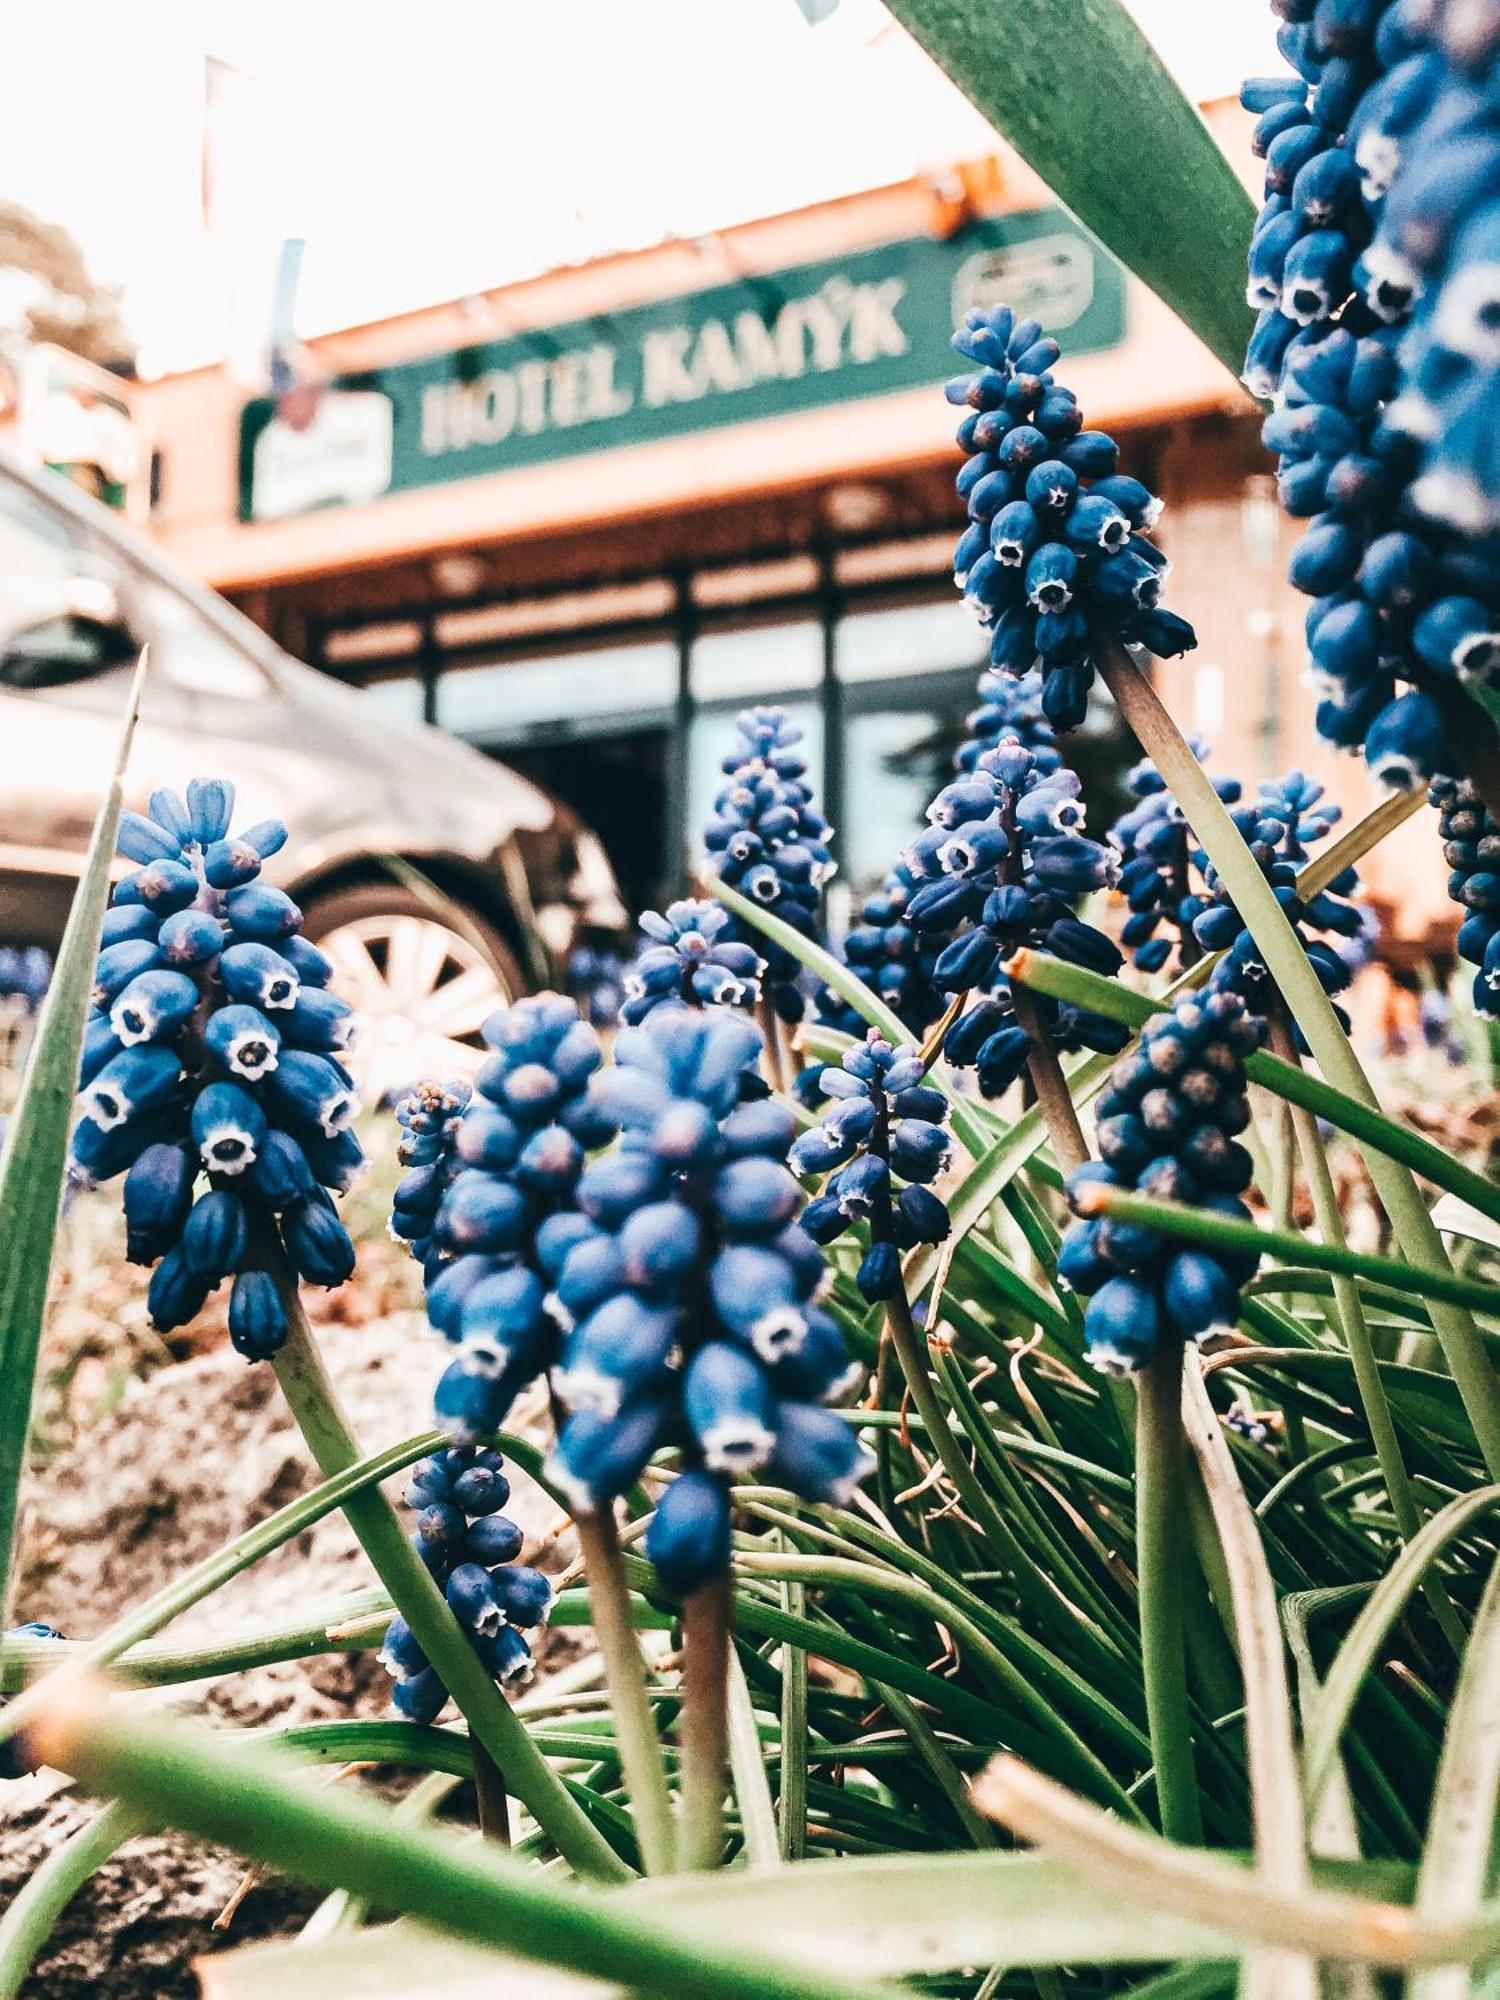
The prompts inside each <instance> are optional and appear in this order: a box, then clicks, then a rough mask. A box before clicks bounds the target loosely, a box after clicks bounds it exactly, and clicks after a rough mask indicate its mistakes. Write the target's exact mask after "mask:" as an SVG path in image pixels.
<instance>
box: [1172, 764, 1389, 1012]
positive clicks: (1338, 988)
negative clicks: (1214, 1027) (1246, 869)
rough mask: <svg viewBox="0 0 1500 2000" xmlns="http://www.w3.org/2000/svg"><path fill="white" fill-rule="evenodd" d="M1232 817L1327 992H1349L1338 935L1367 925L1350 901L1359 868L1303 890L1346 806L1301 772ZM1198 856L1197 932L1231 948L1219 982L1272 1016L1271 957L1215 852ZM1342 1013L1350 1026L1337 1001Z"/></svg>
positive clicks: (1217, 972)
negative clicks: (1304, 875) (1317, 851)
mask: <svg viewBox="0 0 1500 2000" xmlns="http://www.w3.org/2000/svg"><path fill="white" fill-rule="evenodd" d="M1230 817H1231V819H1233V821H1234V823H1235V825H1236V827H1237V828H1238V829H1239V831H1240V833H1241V835H1242V836H1243V838H1244V840H1245V843H1246V845H1247V846H1248V847H1249V849H1250V853H1251V855H1252V857H1253V858H1254V860H1255V861H1256V863H1257V864H1258V866H1259V867H1260V870H1261V872H1262V873H1263V874H1264V876H1265V878H1266V880H1267V881H1268V882H1269V883H1270V885H1271V887H1272V889H1273V890H1274V891H1275V894H1276V900H1277V902H1278V903H1280V904H1281V906H1282V908H1283V910H1285V912H1286V915H1287V919H1288V921H1289V922H1290V923H1291V926H1292V928H1293V930H1294V931H1295V932H1296V935H1297V940H1298V943H1299V944H1300V945H1301V946H1302V949H1303V951H1304V952H1306V954H1307V957H1308V959H1309V960H1310V962H1311V964H1312V967H1313V970H1314V971H1315V972H1316V973H1317V975H1318V981H1319V984H1320V985H1321V986H1322V988H1323V990H1324V992H1325V993H1328V994H1330V995H1331V994H1334V993H1339V992H1342V991H1343V989H1344V988H1345V987H1346V986H1348V984H1349V981H1350V978H1351V976H1352V973H1351V968H1350V963H1349V960H1348V957H1347V956H1346V955H1345V953H1344V952H1343V951H1341V950H1339V949H1338V948H1337V947H1336V944H1335V943H1332V942H1330V939H1334V940H1347V939H1352V938H1357V937H1359V935H1360V933H1361V931H1362V929H1363V927H1364V921H1365V913H1364V911H1363V910H1362V909H1361V908H1360V906H1359V905H1358V904H1356V903H1353V902H1351V901H1350V898H1351V896H1353V895H1354V893H1355V891H1356V890H1357V889H1358V887H1359V876H1358V874H1357V872H1356V871H1355V869H1354V868H1352V867H1350V868H1345V869H1342V870H1341V871H1340V872H1339V873H1338V874H1337V875H1336V876H1335V877H1334V879H1333V880H1332V881H1331V882H1330V883H1329V884H1328V886H1327V888H1326V889H1323V890H1320V891H1319V893H1318V894H1317V895H1316V896H1313V897H1311V898H1310V899H1308V900H1306V901H1304V899H1303V898H1302V896H1301V895H1299V893H1298V890H1297V877H1298V874H1299V873H1300V871H1301V870H1302V869H1303V868H1304V867H1305V866H1306V864H1307V862H1308V861H1309V859H1310V858H1311V854H1312V850H1313V849H1314V848H1315V847H1316V846H1317V845H1318V844H1319V843H1320V842H1321V841H1323V840H1325V839H1326V838H1327V837H1328V835H1329V833H1331V832H1332V830H1333V828H1334V827H1335V826H1336V825H1337V824H1338V821H1339V819H1340V817H1341V810H1340V808H1339V807H1338V806H1336V805H1334V804H1333V803H1332V802H1331V801H1325V800H1324V797H1323V787H1322V786H1321V785H1319V784H1317V783H1315V782H1314V780H1313V779H1311V778H1308V777H1305V776H1304V775H1303V773H1302V772H1300V771H1293V772H1291V773H1289V774H1288V776H1286V777H1285V778H1279V779H1275V780H1271V781H1267V782H1266V783H1264V784H1262V785H1261V786H1260V788H1259V796H1258V797H1257V799H1256V800H1255V802H1254V803H1253V804H1246V805H1241V806H1235V807H1234V808H1233V809H1232V811H1231V813H1230ZM1194 860H1195V864H1196V866H1197V868H1198V871H1199V873H1200V874H1201V876H1202V881H1203V901H1204V907H1203V909H1202V910H1201V911H1200V912H1199V914H1198V915H1197V916H1196V917H1195V918H1194V920H1193V932H1194V935H1195V936H1196V937H1197V939H1198V942H1199V943H1200V944H1201V945H1202V946H1203V948H1204V950H1205V951H1221V952H1223V953H1224V957H1223V959H1222V960H1221V961H1220V963H1219V964H1218V965H1216V966H1215V967H1214V970H1213V974H1212V981H1211V983H1212V984H1213V985H1214V986H1215V987H1220V988H1223V989H1225V990H1228V991H1232V992H1237V993H1241V994H1243V996H1244V997H1245V999H1246V1000H1247V1002H1248V1003H1249V1004H1250V1005H1251V1007H1252V1008H1253V1009H1254V1011H1255V1012H1256V1013H1258V1014H1264V1013H1266V1012H1267V1011H1268V1008H1269V1005H1270V1002H1271V998H1272V996H1273V994H1274V988H1273V987H1272V986H1271V985H1270V979H1269V974H1268V972H1267V970H1266V965H1265V961H1264V960H1263V959H1262V958H1261V955H1260V950H1259V948H1258V946H1257V945H1256V943H1255V940H1254V938H1253V937H1252V936H1251V934H1250V931H1249V928H1248V926H1247V925H1246V924H1245V922H1244V919H1243V918H1242V917H1241V915H1240V913H1239V911H1238V909H1237V908H1236V907H1235V904H1234V901H1233V899H1232V897H1231V896H1230V894H1229V892H1228V890H1227V889H1226V888H1225V886H1224V884H1223V882H1222V881H1221V880H1220V878H1219V875H1218V873H1217V871H1216V870H1215V869H1214V868H1213V867H1212V866H1211V865H1210V863H1209V860H1208V857H1207V856H1206V855H1205V854H1203V853H1201V852H1199V853H1197V854H1196V855H1195V857H1194ZM1335 1012H1337V1013H1338V1015H1339V1019H1340V1021H1341V1023H1342V1024H1343V1026H1344V1027H1345V1028H1346V1029H1347V1027H1348V1019H1347V1016H1345V1015H1344V1013H1343V1010H1342V1009H1341V1008H1337V1007H1336V1008H1335Z"/></svg>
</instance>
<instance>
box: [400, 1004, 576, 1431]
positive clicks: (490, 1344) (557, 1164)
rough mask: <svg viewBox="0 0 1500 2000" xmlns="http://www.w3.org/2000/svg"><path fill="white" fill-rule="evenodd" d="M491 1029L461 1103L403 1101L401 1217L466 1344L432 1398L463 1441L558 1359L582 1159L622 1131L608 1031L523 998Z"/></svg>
mask: <svg viewBox="0 0 1500 2000" xmlns="http://www.w3.org/2000/svg"><path fill="white" fill-rule="evenodd" d="M483 1034H484V1038H485V1040H486V1042H487V1043H488V1044H489V1046H490V1049H491V1051H492V1053H491V1055H490V1057H489V1059H488V1060H487V1061H486V1062H485V1063H484V1064H482V1065H481V1067H480V1069H479V1072H478V1074H477V1076H476V1077H475V1079H474V1088H473V1094H472V1095H471V1096H470V1097H469V1099H468V1101H467V1102H466V1103H465V1104H463V1106H462V1107H461V1108H460V1109H457V1110H454V1109H450V1108H449V1106H450V1103H451V1101H452V1095H450V1094H449V1093H446V1092H444V1091H443V1089H442V1087H441V1086H438V1085H424V1086H423V1087H422V1088H421V1090H419V1091H418V1092H417V1093H415V1095H414V1097H413V1098H408V1099H407V1100H406V1103H405V1105H404V1106H403V1110H405V1111H406V1113H407V1117H406V1137H405V1138H404V1139H403V1142H402V1154H403V1158H404V1159H405V1160H408V1161H409V1162H410V1164H411V1172H410V1173H409V1174H408V1175H407V1177H406V1179H405V1180H404V1181H402V1183H401V1185H400V1186H399V1187H398V1188H397V1190H396V1202H395V1209H394V1212H393V1215H392V1229H393V1230H394V1232H395V1233H396V1234H397V1235H398V1236H400V1237H402V1238H403V1239H405V1240H407V1241H408V1242H410V1244H411V1247H412V1251H413V1254H414V1255H417V1256H419V1257H420V1258H421V1260H422V1264H423V1270H424V1274H425V1276H426V1281H427V1314H428V1318H429V1319H430V1320H431V1322H432V1324H433V1326H434V1327H435V1328H436V1329H437V1331H438V1332H439V1333H442V1334H444V1335H445V1336H446V1337H447V1338H448V1339H449V1340H451V1341H453V1342H454V1343H455V1344H456V1347H457V1353H456V1355H455V1357H454V1359H453V1361H452V1362H451V1363H450V1365H449V1367H448V1368H447V1370H446V1372H445V1373H444V1375H443V1377H442V1379H441V1381H440V1382H439V1383H438V1386H437V1394H436V1399H435V1401H436V1414H437V1420H438V1423H439V1425H440V1426H441V1427H442V1428H443V1429H445V1430H446V1431H447V1432H448V1433H449V1434H450V1435H451V1436H452V1437H453V1439H454V1440H455V1442H456V1443H458V1444H463V1445H467V1444H472V1443H474V1442H475V1441H476V1440H477V1439H478V1438H480V1437H482V1436H484V1435H485V1434H486V1433H488V1432H490V1431H493V1430H495V1429H496V1428H497V1427H498V1426H499V1425H500V1424H501V1423H503V1422H504V1420H505V1417H506V1414H507V1412H508V1411H509V1409H510V1407H511V1405H512V1403H513V1402H514V1401H515V1399H516V1397H517V1396H518V1395H519V1394H520V1392H521V1390H522V1389H524V1388H525V1387H526V1385H527V1384H528V1383H529V1382H531V1381H534V1380H535V1379H536V1377H537V1376H538V1375H541V1374H543V1373H545V1371H546V1370H547V1369H548V1368H549V1367H551V1365H552V1362H553V1360H554V1358H555V1353H556V1343H557V1327H558V1321H557V1309H556V1305H555V1302H554V1301H553V1300H552V1298H551V1277H552V1272H551V1264H552V1262H553V1261H555V1259H556V1256H557V1255H558V1254H559V1253H560V1250H561V1248H562V1247H563V1246H565V1245H566V1244H567V1243H568V1241H569V1240H570V1232H572V1231H575V1230H576V1229H577V1228H578V1227H580V1226H581V1218H580V1217H579V1216H578V1215H577V1213H576V1211H575V1206H574V1195H575V1191H576V1189H577V1186H578V1180H579V1176H580V1175H581V1173H582V1172H583V1168H584V1162H585V1160H586V1158H587V1156H588V1154H589V1153H590V1152H591V1151H593V1150H595V1149H596V1148H598V1147H599V1146H602V1145H604V1144H605V1143H606V1142H607V1141H608V1140H610V1139H611V1138H613V1136H614V1132H615V1127H614V1124H613V1122H612V1120H611V1119H610V1118H609V1117H608V1116H607V1115H606V1114H605V1113H604V1112H603V1110H602V1109H601V1107H600V1105H599V1104H598V1103H596V1102H595V1101H594V1100H593V1099H592V1098H591V1097H590V1095H589V1079H590V1078H591V1077H592V1076H593V1075H594V1073H595V1071H596V1070H597V1069H598V1068H599V1065H600V1062H601V1061H602V1059H603V1057H602V1051H601V1049H600V1045H599V1037H598V1035H597V1034H596V1033H595V1032H594V1030H593V1028H591V1027H590V1026H589V1024H588V1023H587V1022H586V1021H583V1020H581V1019H580V1018H579V1014H578V1008H577V1006H576V1005H575V1003H574V1002H573V1001H571V1000H568V999H564V998H563V997H562V996H561V995H559V994H556V993H543V994H538V995H536V996H535V997H533V998H531V999H527V1000H518V1001H517V1002H516V1003H515V1005H514V1006H512V1007H508V1008H505V1009H503V1010H502V1011H501V1012H499V1013H496V1014H493V1015H491V1017H490V1018H489V1020H488V1021H486V1022H485V1024H484V1028H483ZM453 1095H456V1094H453ZM434 1202H435V1206H434Z"/></svg>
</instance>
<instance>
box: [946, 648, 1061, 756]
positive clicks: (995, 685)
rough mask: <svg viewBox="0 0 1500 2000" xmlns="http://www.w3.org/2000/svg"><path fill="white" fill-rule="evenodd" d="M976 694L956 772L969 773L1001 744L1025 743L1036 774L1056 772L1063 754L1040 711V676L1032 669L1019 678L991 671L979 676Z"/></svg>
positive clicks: (1049, 725)
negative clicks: (977, 698)
mask: <svg viewBox="0 0 1500 2000" xmlns="http://www.w3.org/2000/svg"><path fill="white" fill-rule="evenodd" d="M978 693H979V706H978V708H976V709H974V710H972V712H971V713H970V715H969V717H968V719H967V725H966V726H967V729H968V734H967V735H966V736H965V738H964V740H963V742H962V743H961V744H960V745H959V746H958V750H957V753H956V754H955V756H954V759H953V762H954V765H955V767H956V768H957V769H958V770H960V771H972V770H973V768H974V766H975V765H976V764H977V763H978V762H979V760H980V758H981V757H982V756H983V755H984V753H985V751H986V750H993V749H995V748H996V747H997V746H998V745H999V744H1001V743H1021V744H1024V745H1025V747H1026V748H1027V749H1028V750H1029V751H1031V753H1032V755H1033V756H1034V757H1035V758H1036V766H1037V769H1038V770H1039V771H1043V772H1046V771H1055V770H1056V769H1057V767H1058V765H1059V764H1060V763H1061V762H1062V755H1061V753H1060V751H1059V750H1058V748H1057V739H1056V736H1055V734H1054V733H1053V728H1052V724H1051V723H1050V722H1049V721H1048V720H1047V717H1046V714H1045V713H1044V711H1043V709H1042V676H1041V674H1040V673H1039V672H1038V671H1037V670H1036V669H1035V668H1033V670H1032V671H1031V672H1030V673H1029V674H1021V675H1019V676H1017V675H1015V674H997V673H995V672H994V671H993V669H991V670H990V671H989V672H988V673H983V674H981V675H980V676H979V689H978Z"/></svg>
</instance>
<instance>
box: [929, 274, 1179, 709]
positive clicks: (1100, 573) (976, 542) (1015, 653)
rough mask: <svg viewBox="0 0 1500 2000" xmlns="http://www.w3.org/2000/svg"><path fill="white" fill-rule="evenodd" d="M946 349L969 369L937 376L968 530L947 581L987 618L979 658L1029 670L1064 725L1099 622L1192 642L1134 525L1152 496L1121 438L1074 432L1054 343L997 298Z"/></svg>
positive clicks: (1129, 634) (1084, 694) (1146, 639)
mask: <svg viewBox="0 0 1500 2000" xmlns="http://www.w3.org/2000/svg"><path fill="white" fill-rule="evenodd" d="M953 345H954V347H955V348H956V349H957V351H958V352H959V353H960V354H961V355H963V356H964V358H965V359H966V360H968V361H972V362H973V363H974V364H975V367H976V370H977V372H976V373H974V374H971V375H960V376H957V377H956V378H955V379H954V380H953V381H951V382H950V383H949V384H948V387H947V392H946V393H947V397H948V401H949V402H950V403H956V404H960V405H966V406H967V408H968V412H969V413H968V415H967V416H965V418H964V420H963V422H962V423H961V424H960V425H959V427H958V442H959V444H960V446H961V447H962V448H963V450H964V451H965V452H966V453H967V454H969V456H968V460H967V463H966V464H965V465H964V467H963V469H962V470H961V471H960V473H959V475H958V493H959V498H960V499H961V500H962V501H963V502H964V504H965V506H966V507H967V509H968V514H969V526H968V527H967V528H966V529H965V531H964V534H963V538H962V540H961V541H960V542H959V544H958V547H957V549H956V550H955V551H954V557H953V569H954V575H955V577H956V579H957V581H958V585H959V588H960V589H961V590H962V591H963V593H964V595H965V597H966V598H967V599H968V600H969V602H970V603H971V604H973V605H974V606H976V608H977V609H978V611H979V614H980V617H981V620H982V622H983V623H984V624H986V625H988V626H992V627H993V630H994V636H993V638H992V640H991V642H990V664H991V665H992V666H994V667H996V668H997V669H999V670H1000V671H1001V672H1004V673H1009V674H1027V673H1030V672H1031V670H1032V668H1033V667H1039V668H1040V670H1041V676H1042V697H1041V699H1042V709H1043V712H1044V714H1045V716H1046V719H1047V720H1048V722H1050V723H1051V725H1052V726H1053V728H1055V729H1076V728H1077V727H1078V725H1079V723H1081V722H1082V720H1083V718H1084V714H1085V711H1086V709H1087V707H1088V697H1089V689H1090V688H1091V687H1092V685H1093V681H1094V658H1093V634H1094V632H1095V631H1099V632H1107V633H1109V634H1110V635H1111V636H1112V637H1114V638H1116V639H1121V640H1125V641H1127V642H1128V643H1130V644H1134V645H1140V646H1144V647H1146V648H1147V650H1148V651H1150V652H1153V653H1156V654H1159V655H1162V656H1165V655H1167V654H1170V653H1183V652H1186V651H1187V650H1188V649H1189V648H1190V647H1191V646H1194V645H1196V644H1197V640H1196V638H1195V636H1194V633H1193V628H1192V626H1191V625H1189V624H1188V623H1187V621H1186V620H1185V619H1182V618H1178V617H1177V616H1175V615H1174V614H1173V613H1172V612H1170V611H1166V610H1163V609H1162V608H1161V605H1160V603H1159V601H1158V600H1159V599H1160V596H1161V587H1162V584H1163V582H1164V581H1165V578H1166V575H1167V571H1168V568H1169V564H1168V562H1167V559H1166V557H1165V556H1164V555H1163V554H1162V553H1161V551H1160V549H1158V548H1157V547H1156V546H1155V544H1154V543H1153V542H1151V541H1149V540H1148V539H1147V537H1146V533H1145V530H1147V529H1148V528H1150V527H1152V526H1154V524H1155V522H1156V518H1157V515H1158V514H1159V512H1160V503H1159V502H1158V501H1156V500H1155V499H1153V497H1152V496H1151V494H1149V493H1148V492H1147V491H1146V489H1145V487H1144V486H1142V484H1141V483H1140V481H1139V480H1138V479H1131V478H1129V477H1128V476H1126V475H1125V474H1122V473H1121V472H1120V470H1119V456H1120V454H1119V448H1118V446H1117V445H1116V444H1115V441H1114V439H1113V438H1112V437H1110V436H1108V435H1107V434H1106V433H1105V432H1104V431H1086V430H1084V428H1083V413H1082V411H1081V410H1080V409H1079V407H1078V403H1077V401H1076V399H1075V398H1074V396H1073V394H1072V392H1071V391H1070V390H1068V389H1064V388H1061V387H1060V386H1059V385H1058V384H1057V383H1056V382H1054V380H1053V378H1052V372H1051V371H1052V364H1053V363H1054V362H1055V361H1056V360H1057V358H1058V352H1059V350H1058V345H1057V342H1056V341H1055V340H1048V339H1043V337H1042V329H1041V325H1040V323H1039V322H1038V321H1037V320H1022V321H1021V322H1020V323H1019V324H1017V322H1016V318H1015V314H1014V313H1013V312H1012V311H1011V308H1010V307H1009V306H996V307H995V308H994V310H993V311H991V312H984V311H982V310H981V309H980V308H979V307H977V306H976V307H974V308H973V309H971V311H970V312H969V313H968V314H967V315H966V316H965V319H964V324H963V325H962V326H961V327H960V328H959V330H958V332H957V333H955V334H954V336H953Z"/></svg>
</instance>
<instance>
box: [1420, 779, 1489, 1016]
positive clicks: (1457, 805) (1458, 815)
mask: <svg viewBox="0 0 1500 2000" xmlns="http://www.w3.org/2000/svg"><path fill="white" fill-rule="evenodd" d="M1431 796H1432V803H1433V804H1434V805H1435V806H1436V807H1437V809H1438V825H1439V828H1440V830H1441V832H1442V836H1443V858H1444V860H1445V861H1446V862H1447V863H1448V868H1449V875H1448V894H1449V895H1450V896H1451V897H1452V898H1453V900H1454V902H1455V903H1457V904H1458V906H1459V908H1460V909H1461V910H1463V912H1464V919H1463V922H1462V923H1461V924H1460V925H1459V927H1458V955H1459V957H1460V958H1461V959H1463V960H1464V962H1465V963H1466V964H1468V965H1472V966H1473V967H1474V988H1473V995H1474V1011H1475V1013H1476V1014H1480V1015H1483V1016H1484V1018H1485V1019H1486V1020H1491V1021H1493V1020H1500V820H1497V819H1496V818H1495V816H1494V814H1493V813H1491V812H1489V811H1487V810H1486V808H1485V806H1484V803H1483V801H1482V800H1481V799H1480V797H1479V795H1478V793H1477V792H1476V791H1475V790H1474V787H1473V786H1472V785H1470V784H1460V783H1459V782H1458V781H1457V780H1456V779H1454V778H1440V779H1438V781H1437V782H1436V783H1435V784H1434V785H1433V787H1432V794H1431Z"/></svg>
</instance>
